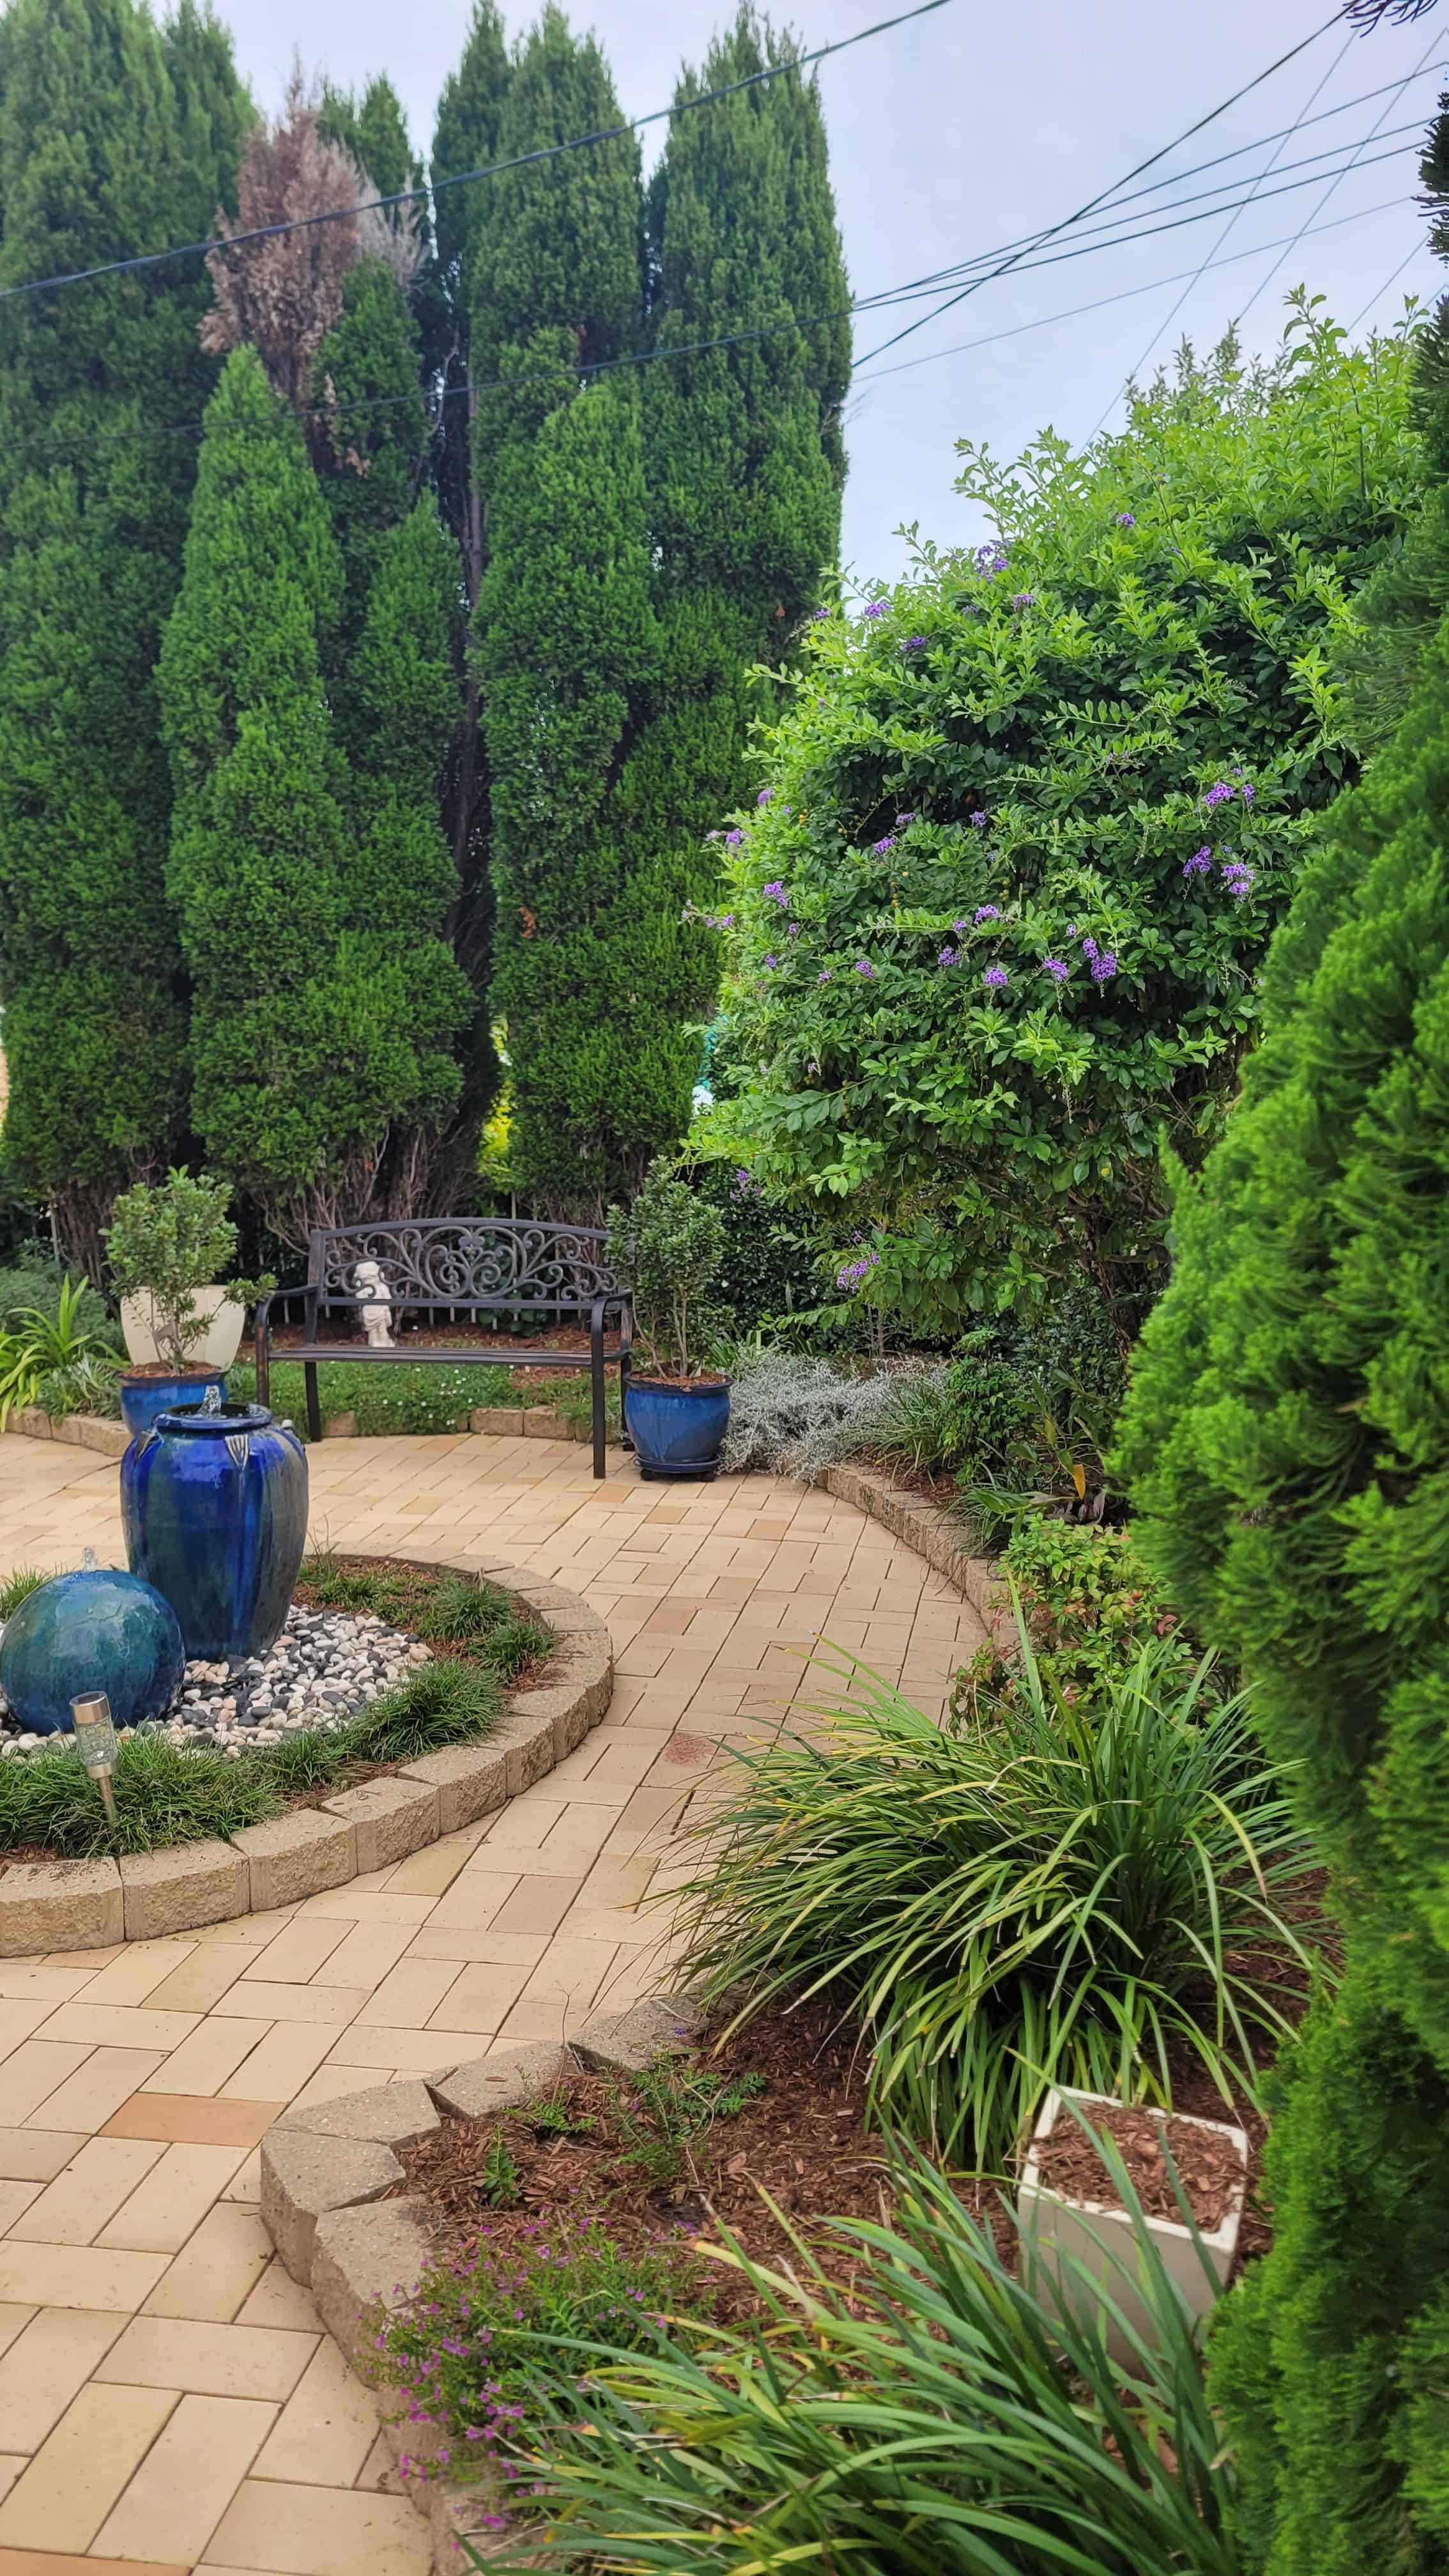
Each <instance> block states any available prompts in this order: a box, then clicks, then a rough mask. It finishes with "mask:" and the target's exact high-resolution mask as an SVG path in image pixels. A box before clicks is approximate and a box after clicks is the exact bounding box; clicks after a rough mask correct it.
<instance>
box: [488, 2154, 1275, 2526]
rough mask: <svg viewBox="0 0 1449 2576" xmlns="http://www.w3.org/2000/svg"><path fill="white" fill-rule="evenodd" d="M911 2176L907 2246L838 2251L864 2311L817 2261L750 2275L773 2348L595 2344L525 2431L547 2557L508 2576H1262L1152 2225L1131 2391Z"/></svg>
mask: <svg viewBox="0 0 1449 2576" xmlns="http://www.w3.org/2000/svg"><path fill="white" fill-rule="evenodd" d="M1107 2152H1108V2154H1109V2156H1110V2154H1111V2148H1110V2145H1109V2146H1108V2148H1107ZM1119 2175H1120V2166H1119ZM893 2181H894V2185H895V2190H896V2202H897V2206H896V2218H895V2224H894V2226H893V2227H892V2228H887V2227H884V2226H872V2225H868V2224H864V2223H857V2224H852V2225H850V2226H843V2225H842V2226H841V2227H840V2228H839V2229H838V2230H837V2231H836V2233H837V2235H838V2238H839V2240H840V2242H839V2249H838V2250H839V2252H840V2254H841V2255H842V2256H844V2257H847V2258H848V2270H849V2289H848V2291H844V2290H840V2289H837V2288H835V2287H833V2286H832V2285H831V2283H830V2282H829V2281H828V2280H827V2279H825V2278H824V2277H823V2276H822V2275H821V2273H820V2272H819V2271H818V2269H817V2268H815V2267H814V2266H812V2265H810V2264H809V2263H808V2262H806V2261H802V2263H801V2264H800V2266H799V2268H798V2271H797V2272H796V2274H795V2275H794V2276H793V2277H785V2276H780V2275H773V2274H767V2273H762V2272H759V2271H757V2270H755V2271H752V2272H751V2277H752V2279H753V2280H754V2281H755V2283H756V2285H757V2287H758V2289H759V2291H760V2294H761V2297H762V2299H763V2300H764V2301H765V2302H766V2304H767V2306H768V2308H769V2310H770V2312H771V2321H770V2328H769V2331H768V2333H767V2334H764V2335H761V2334H759V2333H751V2332H748V2331H730V2330H726V2329H721V2328H711V2327H708V2326H692V2327H691V2326H689V2325H687V2324H686V2325H684V2326H682V2327H681V2328H680V2329H679V2330H678V2331H677V2333H676V2335H675V2336H674V2338H673V2339H672V2340H671V2342H670V2343H668V2344H663V2343H652V2344H645V2346H644V2348H643V2349H642V2350H640V2351H637V2352H635V2353H634V2354H633V2355H632V2357H630V2355H629V2354H628V2352H627V2351H623V2352H621V2353H620V2354H618V2355H617V2356H602V2355H599V2354H597V2353H596V2352H595V2351H594V2350H593V2349H592V2348H591V2346H590V2344H588V2343H586V2342H584V2341H580V2342H579V2343H578V2344H577V2345H576V2346H575V2347H574V2353H573V2359H574V2373H575V2376H576V2377H582V2375H583V2374H584V2373H585V2372H587V2374H588V2377H587V2383H586V2386H585V2388H584V2390H583V2393H582V2395H576V2394H575V2393H574V2391H573V2389H572V2388H571V2387H570V2386H569V2384H568V2380H567V2377H566V2376H565V2373H564V2372H563V2371H562V2370H559V2371H558V2373H557V2378H556V2380H555V2383H554V2386H553V2387H552V2389H551V2390H550V2392H549V2399H550V2402H549V2403H548V2404H547V2407H546V2410H544V2411H543V2412H542V2420H541V2421H537V2422H535V2423H534V2424H532V2425H530V2427H529V2430H530V2431H532V2433H533V2436H534V2438H533V2439H532V2441H529V2440H527V2439H526V2437H525V2438H520V2437H519V2436H515V2437H514V2438H515V2441H516V2442H518V2445H519V2449H520V2454H521V2456H520V2458H519V2462H518V2475H519V2481H520V2484H521V2485H523V2486H524V2487H525V2491H526V2492H529V2491H531V2492H530V2493H529V2508H528V2510H529V2519H530V2523H532V2521H533V2520H534V2519H535V2517H537V2516H538V2515H539V2513H540V2510H541V2513H542V2518H543V2523H544V2537H543V2539H542V2540H541V2541H538V2540H535V2538H534V2536H533V2532H532V2530H530V2532H529V2537H528V2555H527V2557H526V2558H524V2557H522V2556H520V2558H518V2559H513V2560H510V2558H509V2556H508V2554H507V2551H506V2549H505V2550H502V2551H500V2552H499V2561H500V2565H501V2568H502V2569H503V2570H507V2569H508V2568H509V2567H510V2566H511V2567H516V2568H519V2569H520V2570H521V2568H522V2567H523V2566H524V2565H528V2566H532V2567H537V2566H539V2565H540V2564H542V2565H545V2566H553V2565H557V2564H560V2563H562V2564H564V2565H567V2566H570V2567H594V2568H604V2567H610V2568H618V2569H624V2568H627V2569H629V2570H630V2571H631V2576H757V2571H759V2570H761V2569H765V2568H769V2569H772V2570H773V2569H780V2570H784V2569H786V2568H789V2569H795V2568H801V2569H811V2570H814V2569H820V2570H825V2569H827V2568H828V2569H832V2570H833V2569H835V2568H840V2569H845V2568H848V2567H849V2568H859V2569H860V2570H861V2571H862V2576H865V2571H867V2570H868V2571H870V2576H926V2571H927V2570H929V2571H930V2576H1044V2571H1047V2570H1052V2571H1056V2570H1061V2571H1066V2570H1069V2569H1070V2570H1073V2571H1077V2576H1169V2571H1171V2576H1240V2571H1241V2568H1242V2565H1243V2561H1242V2560H1241V2559H1240V2557H1239V2555H1238V2553H1237V2550H1236V2548H1235V2546H1234V2543H1233V2540H1232V2536H1231V2533H1230V2531H1229V2529H1228V2520H1227V2509H1228V2507H1229V2505H1230V2503H1231V2500H1232V2495H1233V2488H1234V2471H1233V2466H1232V2462H1231V2460H1230V2459H1229V2458H1225V2457H1224V2455H1223V2452H1222V2447H1221V2441H1220V2436H1219V2431H1218V2427H1217V2424H1216V2422H1215V2420H1214V2417H1213V2414H1212V2410H1211V2408H1210V2407H1209V2405H1208V2402H1207V2399H1206V2396H1205V2394H1204V2391H1203V2384H1202V2372H1201V2367H1200V2364H1199V2360H1198V2355H1197V2352H1196V2350H1195V2346H1194V2339H1193V2333H1192V2328H1191V2324H1190V2321H1189V2319H1188V2318H1187V2316H1186V2314H1185V2312H1184V2309H1183V2306H1182V2302H1181V2299H1180V2295H1179V2294H1178V2292H1177V2291H1176V2290H1175V2289H1174V2287H1173V2285H1172V2283H1171V2282H1170V2281H1169V2280H1168V2279H1167V2277H1166V2275H1165V2274H1164V2271H1163V2268H1162V2264H1161V2261H1160V2258H1159V2257H1158V2255H1157V2252H1156V2249H1155V2247H1154V2246H1153V2245H1152V2243H1151V2240H1150V2238H1149V2237H1148V2236H1147V2233H1146V2231H1145V2229H1143V2228H1142V2227H1141V2226H1140V2223H1139V2225H1138V2227H1137V2230H1136V2239H1137V2241H1136V2245H1135V2247H1134V2250H1133V2270H1134V2273H1135V2271H1136V2268H1137V2265H1138V2263H1139V2262H1140V2265H1141V2272H1142V2282H1143V2296H1144V2300H1145V2303H1146V2305H1147V2308H1148V2310H1149V2313H1150V2316H1151V2320H1152V2330H1151V2333H1150V2334H1149V2335H1147V2336H1138V2337H1136V2338H1135V2350H1134V2353H1133V2360H1132V2367H1131V2373H1130V2376H1129V2374H1128V2373H1127V2372H1126V2371H1124V2369H1123V2368H1122V2366H1121V2364H1120V2363H1119V2362H1117V2361H1116V2360H1114V2359H1112V2358H1111V2357H1110V2356H1109V2355H1108V2353H1107V2351H1106V2348H1105V2343H1104V2339H1103V2333H1102V2328H1101V2325H1100V2323H1099V2322H1097V2321H1096V2320H1095V2319H1094V2320H1092V2321H1091V2322H1087V2321H1083V2322H1075V2321H1064V2320H1062V2319H1059V2318H1058V2317H1057V2316H1056V2315H1055V2314H1054V2313H1053V2311H1052V2310H1051V2308H1050V2307H1049V2306H1047V2305H1045V2304H1044V2303H1043V2302H1042V2301H1041V2300H1040V2299H1039V2298H1038V2296H1037V2294H1036V2292H1035V2290H1034V2289H1033V2287H1032V2285H1031V2282H1030V2279H1029V2277H1023V2276H1024V2275H1025V2274H1027V2273H1028V2269H1029V2267H1027V2266H1026V2265H1025V2264H1022V2265H1020V2266H1018V2265H1016V2264H1013V2263H1012V2262H1011V2261H1010V2260H1009V2259H1007V2258H1005V2257H1003V2255H1002V2254H1001V2253H1000V2252H999V2251H998V2250H997V2247H996V2245H995V2243H994V2241H993V2238H992V2236H991V2233H990V2231H989V2230H988V2229H987V2228H985V2227H983V2226H980V2225H979V2224H978V2223H977V2222H976V2221H975V2220H973V2219H972V2218H970V2217H969V2216H968V2215H967V2213H966V2211H965V2210H964V2209H963V2208H962V2207H961V2205H960V2203H959V2201H957V2200H956V2199H955V2198H954V2196H953V2194H952V2192H951V2190H950V2188H949V2186H948V2184H947V2183H946V2182H945V2181H944V2180H943V2179H942V2178H941V2177H940V2175H938V2174H936V2173H934V2172H932V2171H931V2169H930V2168H929V2167H928V2166H925V2165H913V2166H910V2167H903V2168H901V2169H900V2170H898V2171H897V2173H896V2174H895V2175H894V2177H893ZM1126 2192H1127V2195H1128V2198H1127V2206H1128V2207H1129V2209H1130V2208H1132V2207H1133V2205H1134V2203H1133V2199H1132V2197H1131V2190H1130V2185H1127V2186H1126ZM840 2268H842V2269H845V2268H846V2265H845V2264H844V2263H842V2265H841V2267H840ZM620 2340H621V2342H622V2338H621V2339H620ZM559 2358H560V2360H561V2361H562V2360H563V2359H564V2358H565V2356H563V2355H562V2354H561V2355H560V2356H559ZM540 2499H541V2505H540ZM492 2563H493V2561H492V2560H491V2559H490V2565H491V2564H492Z"/></svg>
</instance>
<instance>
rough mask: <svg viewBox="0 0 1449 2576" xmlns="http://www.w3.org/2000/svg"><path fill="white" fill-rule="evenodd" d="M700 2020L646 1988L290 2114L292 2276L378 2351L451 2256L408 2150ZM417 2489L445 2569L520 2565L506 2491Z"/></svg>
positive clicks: (288, 2251)
mask: <svg viewBox="0 0 1449 2576" xmlns="http://www.w3.org/2000/svg"><path fill="white" fill-rule="evenodd" d="M699 2019H700V2013H699V2008H698V2007H697V2006H696V2005H695V2004H693V2003H692V2002H691V2001H690V1999H689V1998H688V1997H687V1996H685V1995H651V1996H646V1997H644V1998H643V1999H642V2000H641V2001H639V2002H637V2003H633V2004H630V2005H628V2006H626V2007H625V2009H624V2010H623V2011H620V2012H613V2013H609V2012H605V2013H598V2014H596V2015H594V2017H593V2018H592V2019H591V2020H589V2021H587V2022H585V2024H584V2026H583V2028H582V2029H581V2030H579V2031H576V2032H575V2034H574V2036H573V2038H572V2039H571V2040H568V2041H564V2040H534V2041H527V2042H522V2043H520V2044H519V2045H518V2046H517V2047H514V2048H500V2049H495V2050H494V2052H493V2054H492V2055H491V2056H488V2057H474V2058H467V2059H465V2060H464V2061H463V2062H462V2063H461V2064H458V2065H452V2066H450V2065H448V2064H447V2063H446V2062H445V2063H444V2064H443V2065H442V2066H440V2067H438V2068H436V2069H435V2070H434V2071H433V2072H432V2073H430V2074H428V2075H426V2076H403V2077H400V2078H398V2079H397V2080H396V2081H394V2082H393V2083H391V2084H374V2085H369V2086H368V2087H367V2088H366V2090H365V2091H363V2092H360V2093H343V2094H338V2095H335V2096H334V2097H333V2099H332V2100H331V2101H329V2102H305V2103H296V2104H294V2105H293V2106H292V2108H291V2109H290V2110H287V2111H284V2112H283V2113H282V2115H281V2117H280V2119H278V2120H276V2121H274V2122H273V2125H272V2127H271V2128H270V2129H269V2130H268V2131H267V2133H266V2136H265V2137H264V2138H263V2140H262V2146H261V2216H262V2224H263V2226H264V2227H265V2228H266V2230H267V2233H268V2235H269V2236H270V2237H271V2240H272V2243H273V2245H274V2246H275V2247H276V2250H277V2252H278V2254H279V2255H280V2256H281V2259H282V2262H283V2265H284V2266H285V2268H286V2270H287V2271H288V2272H289V2273H290V2275H291V2277H292V2279H293V2280H294V2281H297V2282H299V2283H300V2284H301V2286H302V2287H303V2289H309V2290H310V2291H311V2293H312V2297H313V2299H314V2300H315V2301H316V2305H317V2313H318V2315H319V2317H320V2318H321V2320H322V2323H323V2325H324V2327H325V2328H326V2330H327V2332H328V2333H329V2334H330V2335H331V2336H332V2337H333V2339H334V2341H335V2342H336V2343H337V2345H338V2346H339V2348H340V2350H341V2353H342V2357H343V2359H344V2361H345V2362H346V2363H347V2365H348V2368H349V2369H350V2370H354V2371H355V2370H357V2368H358V2364H359V2362H360V2360H361V2358H362V2356H363V2354H364V2353H365V2352H372V2351H375V2349H376V2343H377V2322H378V2317H379V2314H380V2313H383V2312H385V2311H386V2310H388V2309H389V2308H395V2307H398V2306H401V2305H402V2304H403V2303H404V2302H405V2301H406V2300H407V2299H408V2298H409V2297H410V2296H411V2295H412V2292H413V2290H414V2289H415V2288H416V2286H417V2283H418V2282H419V2280H420V2279H421V2278H422V2275H423V2273H424V2272H425V2271H426V2270H427V2268H428V2265H429V2264H430V2263H431V2262H432V2261H433V2260H434V2259H435V2257H436V2254H437V2245H436V2241H435V2239H434V2237H433V2234H432V2231H431V2230H430V2228H429V2226H428V2223H427V2207H426V2203H425V2202H423V2201H421V2200H418V2199H412V2198H407V2197H402V2198H399V2199H397V2200H385V2199H384V2198H383V2196H382V2195H383V2194H384V2192H387V2191H391V2190H392V2189H393V2188H394V2186H395V2185H396V2184H398V2183H400V2182H401V2181H402V2180H403V2168H402V2166H401V2164H400V2163H399V2162H398V2159H397V2156H396V2155H395V2154H394V2152H393V2150H394V2149H395V2148H397V2147H401V2146H408V2145H411V2144H412V2142H413V2141H414V2140H415V2139H417V2138H422V2137H426V2136H427V2135H428V2134H429V2132H430V2131H431V2130H434V2129H437V2128H439V2127H440V2126H441V2124H442V2121H443V2119H444V2118H445V2117H452V2118H459V2117H461V2118H465V2119H477V2118H479V2117H480V2116H481V2115H482V2114H484V2113H486V2112H489V2111H510V2110H515V2109H517V2108H518V2107H519V2106H520V2105H521V2104H523V2103H525V2102H528V2101H531V2100H532V2099H533V2098H534V2097H535V2096H536V2095H537V2094H539V2093H541V2092H545V2091H547V2090H548V2089H549V2087H550V2086H552V2085H554V2084H556V2083H557V2082H558V2079H559V2077H560V2076H561V2075H562V2074H563V2073H564V2071H565V2069H566V2068H567V2066H568V2065H569V2062H570V2060H573V2061H575V2062H576V2063H578V2064H580V2065H582V2066H585V2067H587V2068H589V2069H590V2070H591V2071H592V2072H595V2073H602V2074H616V2075H637V2074H639V2073H641V2072H642V2070H643V2069H644V2068H645V2067H646V2066H648V2065H649V2064H651V2062H652V2061H653V2059H654V2058H656V2057H657V2056H658V2055H659V2054H660V2052H661V2051H662V2050H674V2051H676V2052H677V2050H678V2046H679V2043H680V2041H681V2040H684V2039H687V2038H688V2037H689V2035H690V2034H691V2032H692V2031H693V2030H694V2029H695V2028H696V2027H697V2025H698V2022H699ZM382 2431H383V2435H384V2437H385V2439H386V2441H387V2443H388V2447H389V2448H390V2450H391V2451H392V2454H393V2457H394V2459H395V2460H397V2461H401V2460H402V2459H403V2458H404V2457H405V2456H410V2457H412V2458H413V2459H417V2458H419V2457H420V2456H422V2457H425V2456H426V2450H427V2440H426V2434H425V2432H423V2431H422V2430H420V2429H419V2428H417V2427H415V2426H413V2425H410V2424H409V2422H408V2418H407V2414H406V2412H405V2411H404V2410H402V2409H401V2408H400V2410H399V2413H398V2416H397V2418H396V2420H393V2421H389V2419H388V2418H387V2416H386V2415H384V2416H383V2417H382ZM403 2487H404V2491H405V2493H406V2494H407V2495H408V2496H409V2497H410V2499H411V2501H412V2503H413V2504H414V2505H415V2506H416V2507H417V2508H418V2510H419V2512H420V2513H422V2514H424V2515H425V2516H426V2517H427V2520H428V2523H429V2529H430V2536H431V2544H432V2576H459V2571H460V2570H461V2569H462V2568H463V2567H464V2566H465V2565H466V2563H467V2557H469V2556H471V2557H475V2558H482V2559H487V2558H490V2557H502V2556H507V2557H509V2558H511V2559H512V2560H513V2561H514V2563H515V2564H517V2563H518V2553H519V2549H520V2546H523V2547H526V2546H527V2535H526V2533H519V2532H518V2531H516V2530H515V2531H514V2532H513V2533H512V2534H509V2533H506V2532H505V2533H499V2532H497V2531H496V2530H491V2529H490V2528H489V2527H488V2524H487V2521H486V2516H487V2515H488V2514H489V2512H490V2511H492V2510H493V2509H495V2508H496V2507H497V2504H498V2502H499V2498H498V2495H497V2493H496V2490H494V2489H493V2488H491V2487H488V2486H486V2485H460V2484H455V2483H454V2482H452V2481H451V2480H449V2479H446V2478H422V2477H414V2478H406V2477H405V2478H404V2479H403ZM465 2544H466V2555H465Z"/></svg>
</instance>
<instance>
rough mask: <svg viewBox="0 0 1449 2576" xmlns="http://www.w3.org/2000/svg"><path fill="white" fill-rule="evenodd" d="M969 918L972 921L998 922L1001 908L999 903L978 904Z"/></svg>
mask: <svg viewBox="0 0 1449 2576" xmlns="http://www.w3.org/2000/svg"><path fill="white" fill-rule="evenodd" d="M971 918H972V920H973V921H999V920H1000V919H1001V906H1000V904H999V903H978V905H977V907H976V909H975V911H974V912H973V914H972V915H971Z"/></svg>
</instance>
